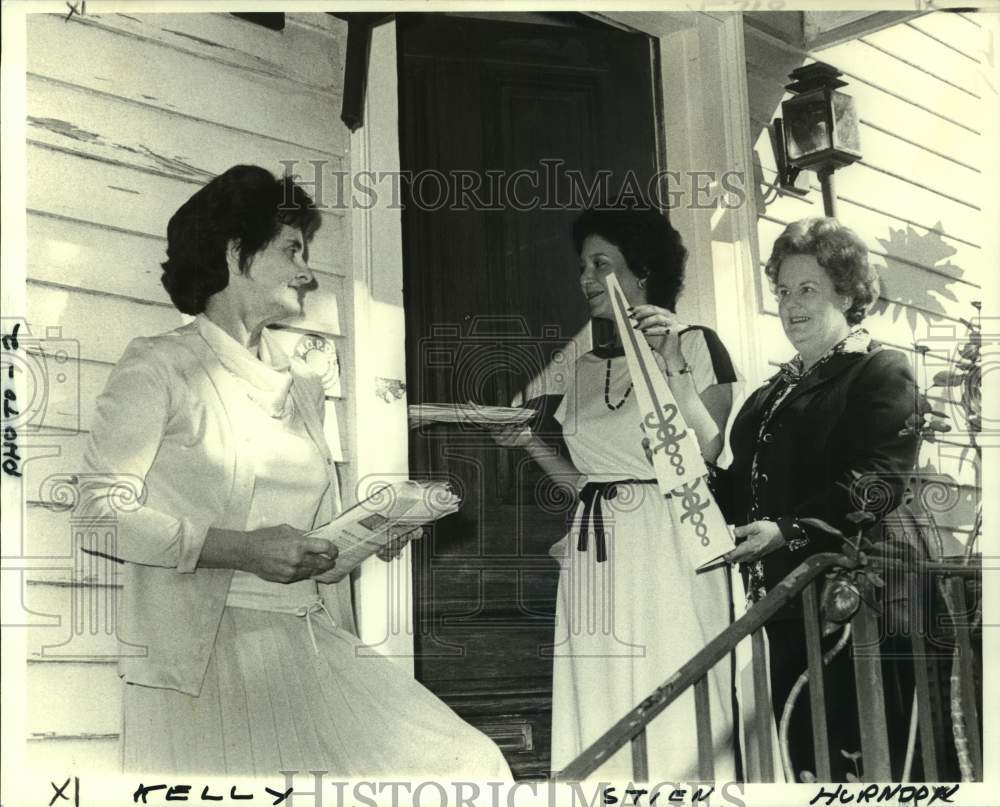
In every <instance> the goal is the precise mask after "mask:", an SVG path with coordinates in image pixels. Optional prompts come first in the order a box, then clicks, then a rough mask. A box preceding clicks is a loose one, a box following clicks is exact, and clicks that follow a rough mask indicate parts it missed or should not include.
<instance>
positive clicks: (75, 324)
mask: <svg viewBox="0 0 1000 807" xmlns="http://www.w3.org/2000/svg"><path fill="white" fill-rule="evenodd" d="M27 297H28V317H29V319H30V321H31V322H32V323H33V324H34V325H35V326H40V327H47V326H49V325H59V326H60V327H61V328H62V337H63V338H65V339H73V340H76V341H78V342H79V345H80V356H81V358H84V359H91V360H95V361H102V362H107V363H111V364H113V363H115V362H117V361H118V359H119V358H121V355H122V352H123V351H124V350H125V346H126V345H127V344H128V343H129V341H131V340H132V339H133V338H134V337H136V336H154V335H156V334H159V333H163V332H164V331H169V330H171V329H173V328H176V327H177V326H179V325H183V324H184V323H185V322H186V321H190V317H186V316H184V315H183V314H181V313H180V312H179V311H177V310H176V309H175V308H174V307H173V306H170V305H162V304H155V303H146V302H141V301H139V300H132V299H128V298H125V297H110V296H108V295H105V294H92V293H89V292H85V291H81V290H79V289H74V288H70V287H67V288H60V287H56V286H48V285H43V284H39V283H32V282H29V283H28V288H27Z"/></svg>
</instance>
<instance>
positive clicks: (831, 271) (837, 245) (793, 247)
mask: <svg viewBox="0 0 1000 807" xmlns="http://www.w3.org/2000/svg"><path fill="white" fill-rule="evenodd" d="M792 255H810V256H812V257H814V258H815V259H816V263H818V264H819V265H820V266H822V267H823V269H824V270H825V271H826V274H827V276H828V277H829V278H830V281H831V282H832V283H833V289H834V291H836V292H837V294H842V295H844V296H845V297H850V298H851V307H850V308H848V309H847V311H845V312H844V316H845V317H846V318H847V322H848V323H849V324H851V325H857V324H858V323H859V322H861V320H863V319H864V318H865V315H866V314H867V313H868V310H869V309H870V308H871V305H872V303H874V302H875V301H876V300H877V299H878V295H879V279H878V271H877V270H876V269H875V267H874V266H871V265H869V263H868V247H866V246H865V242H864V241H862V240H861V238H859V237H858V235H857V233H855V232H854V231H853V230H851V229H849V228H847V227H845V226H844V225H843V224H841V223H840V222H839V221H837V220H836V219H830V218H813V219H801V220H799V221H793V222H792V223H791V224H789V225H788V226H787V227H786V228H785V231H784V232H783V233H782V234H781V235H779V236H778V239H777V240H776V241H775V242H774V247H772V249H771V257H770V258H769V259H768V261H767V266H765V267H764V273H765V274H766V275H767V279H768V280H770V281H771V285H772V286H774V285H776V284H777V282H778V270H779V269H781V262H782V261H783V260H785V258H788V257H790V256H792Z"/></svg>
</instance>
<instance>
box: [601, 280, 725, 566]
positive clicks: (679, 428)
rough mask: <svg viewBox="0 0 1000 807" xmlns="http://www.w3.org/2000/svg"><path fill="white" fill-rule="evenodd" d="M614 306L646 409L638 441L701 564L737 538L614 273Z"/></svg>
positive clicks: (684, 541) (611, 289)
mask: <svg viewBox="0 0 1000 807" xmlns="http://www.w3.org/2000/svg"><path fill="white" fill-rule="evenodd" d="M607 284H608V292H609V293H610V295H611V306H612V309H613V310H614V313H615V321H616V322H617V324H618V333H619V334H621V340H622V344H623V345H624V348H625V360H626V361H627V362H628V371H629V375H630V376H631V378H632V385H633V389H634V392H635V396H636V402H637V403H638V404H639V411H640V413H642V418H641V420H640V423H639V425H640V427H641V431H639V432H638V433H637V434H636V441H637V442H639V443H640V446H641V447H642V449H643V450H644V451H646V455H647V456H648V457H650V459H651V460H652V463H653V469H654V471H655V472H656V480H657V482H658V483H659V486H660V492H661V493H662V494H663V495H664V496H672V497H674V499H675V501H676V502H677V504H679V505H680V514H679V521H680V528H681V535H680V536H679V537H680V541H681V543H682V545H684V546H686V547H688V551H689V552H690V557H691V558H692V560H693V561H694V565H695V567H698V566H700V565H702V564H705V563H708V562H710V561H713V560H716V559H718V558H719V557H720V556H721V555H723V554H725V553H726V552H728V551H729V550H730V549H732V548H733V539H732V536H731V535H730V533H729V528H728V527H727V526H726V520H725V519H724V518H723V517H722V512H721V511H720V510H719V507H718V505H716V503H715V499H713V498H712V494H711V493H710V492H709V490H708V482H707V480H706V479H705V476H706V474H707V473H708V470H707V469H706V468H705V461H704V460H703V459H702V456H701V449H700V448H699V447H698V440H697V438H696V437H695V435H694V432H692V431H691V430H690V429H689V428H688V427H687V424H686V423H685V422H684V417H683V415H681V413H680V410H679V409H678V408H677V402H676V401H675V400H674V396H673V395H672V394H671V392H670V387H669V386H667V380H666V379H665V378H664V377H663V371H662V370H660V368H659V366H658V365H657V363H656V359H655V357H654V356H653V350H652V348H650V346H649V345H648V344H647V342H646V338H645V337H644V336H643V335H642V333H641V332H639V331H637V330H636V329H635V327H634V326H633V325H632V323H631V321H630V320H629V317H628V311H627V308H628V305H629V304H628V300H627V299H626V297H625V294H624V292H623V291H622V288H621V286H620V285H619V283H618V279H617V278H616V277H615V276H614V275H609V276H608V278H607Z"/></svg>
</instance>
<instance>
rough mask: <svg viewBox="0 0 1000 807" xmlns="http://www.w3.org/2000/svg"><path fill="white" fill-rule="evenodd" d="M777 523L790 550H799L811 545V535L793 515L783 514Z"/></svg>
mask: <svg viewBox="0 0 1000 807" xmlns="http://www.w3.org/2000/svg"><path fill="white" fill-rule="evenodd" d="M775 523H776V524H777V525H778V529H779V530H781V535H782V536H783V537H784V539H785V544H786V545H787V548H788V551H789V552H797V551H798V550H800V549H804V548H805V547H807V546H808V545H809V535H808V534H807V533H806V531H805V530H804V529H803V528H802V525H801V524H799V520H798V519H797V518H794V517H793V516H782V517H781V518H779V519H777V520H776V521H775Z"/></svg>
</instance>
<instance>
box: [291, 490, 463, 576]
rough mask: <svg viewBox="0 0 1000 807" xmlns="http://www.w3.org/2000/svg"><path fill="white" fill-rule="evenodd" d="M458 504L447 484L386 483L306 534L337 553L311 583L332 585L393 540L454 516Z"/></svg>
mask: <svg viewBox="0 0 1000 807" xmlns="http://www.w3.org/2000/svg"><path fill="white" fill-rule="evenodd" d="M461 501H462V500H461V499H459V498H458V496H456V495H455V494H454V493H453V492H452V490H451V488H450V487H449V486H448V483H447V482H440V481H438V482H418V481H415V480H413V479H403V480H399V481H396V482H391V483H387V484H386V485H384V486H383V487H380V488H379V489H378V490H376V491H375V493H373V494H372V495H371V496H369V497H368V498H367V499H364V500H363V501H360V502H358V503H357V504H356V505H354V507H351V508H350V509H348V510H345V511H344V512H343V513H341V514H340V515H339V516H337V517H336V518H335V519H334V520H333V521H331V522H330V523H329V524H325V525H324V526H322V527H319V528H318V529H315V530H313V531H312V532H310V533H309V536H310V537H313V538H325V539H326V540H327V541H331V542H332V543H333V544H334V545H335V546H336V547H337V549H338V550H339V554H338V555H337V565H336V566H335V567H334V568H332V569H330V571H328V572H325V573H323V574H322V575H319V576H317V577H316V578H315V579H316V580H318V581H319V582H321V583H336V582H337V581H338V580H341V579H343V578H344V577H346V576H347V575H349V574H350V573H351V572H352V571H353V570H354V569H356V568H357V567H358V566H359V565H360V564H361V562H362V561H363V560H366V559H367V558H369V557H371V556H372V555H374V554H375V553H376V552H378V551H379V550H380V549H381V548H382V547H384V546H385V545H386V544H388V543H389V542H390V541H391V540H392V539H393V538H395V537H396V536H398V535H401V534H402V533H405V532H407V531H408V530H411V529H416V528H417V527H420V526H423V525H424V524H430V523H431V522H433V521H437V520H438V519H439V518H443V517H444V516H447V515H450V514H451V513H454V512H456V511H457V510H458V506H459V505H460V504H461Z"/></svg>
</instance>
